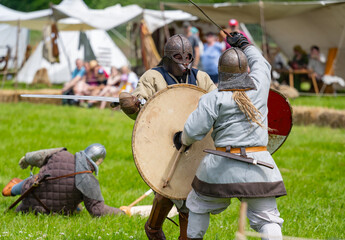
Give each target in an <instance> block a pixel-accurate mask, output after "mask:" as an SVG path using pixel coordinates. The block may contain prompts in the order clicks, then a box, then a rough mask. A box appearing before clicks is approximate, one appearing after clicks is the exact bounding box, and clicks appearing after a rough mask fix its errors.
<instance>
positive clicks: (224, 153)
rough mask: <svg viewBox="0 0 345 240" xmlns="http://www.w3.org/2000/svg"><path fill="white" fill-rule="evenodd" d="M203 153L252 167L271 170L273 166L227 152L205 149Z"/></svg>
mask: <svg viewBox="0 0 345 240" xmlns="http://www.w3.org/2000/svg"><path fill="white" fill-rule="evenodd" d="M204 152H206V153H210V154H213V155H217V156H221V157H226V158H229V159H232V160H236V161H240V162H245V163H249V164H253V165H261V166H264V167H267V168H271V169H273V168H274V166H273V165H272V164H269V163H265V162H263V161H259V160H255V159H253V158H248V157H243V156H241V155H236V154H233V153H229V152H222V151H217V150H212V149H205V150H204Z"/></svg>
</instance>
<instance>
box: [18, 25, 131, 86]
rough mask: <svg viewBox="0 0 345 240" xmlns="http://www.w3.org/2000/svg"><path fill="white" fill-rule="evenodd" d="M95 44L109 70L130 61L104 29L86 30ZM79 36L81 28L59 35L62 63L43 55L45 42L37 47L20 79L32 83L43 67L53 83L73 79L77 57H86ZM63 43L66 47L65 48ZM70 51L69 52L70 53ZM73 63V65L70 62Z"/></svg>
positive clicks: (94, 48)
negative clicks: (51, 61)
mask: <svg viewBox="0 0 345 240" xmlns="http://www.w3.org/2000/svg"><path fill="white" fill-rule="evenodd" d="M85 33H86V35H87V37H88V39H89V41H90V44H91V47H92V49H93V51H94V53H95V55H96V59H98V61H99V63H100V64H101V65H103V66H105V67H106V69H107V70H108V71H109V67H110V66H115V67H117V68H120V67H122V66H124V65H127V64H128V60H127V58H126V57H125V56H124V54H123V53H122V52H121V50H120V49H119V48H118V47H117V46H116V45H115V43H114V42H113V41H112V39H111V38H110V37H109V35H108V34H107V32H106V31H104V30H89V31H85ZM79 35H80V33H79V32H77V31H63V32H60V36H59V42H58V46H59V52H60V56H59V58H60V63H53V64H51V63H49V62H48V61H47V60H46V59H44V58H43V55H42V50H43V41H42V42H40V44H39V45H38V46H37V48H36V51H35V52H34V53H33V54H32V56H31V57H30V58H29V60H28V61H27V62H26V64H25V65H24V66H23V68H22V69H21V70H20V71H19V73H18V82H23V83H27V84H29V83H31V82H32V81H33V78H34V75H35V73H36V71H37V70H38V69H40V68H46V69H47V70H48V75H49V79H50V82H51V83H55V84H58V83H64V82H67V81H69V80H70V79H71V71H70V70H71V69H74V68H75V60H76V59H77V58H81V59H83V57H84V56H83V52H84V51H83V46H82V47H81V48H80V49H78V45H79ZM62 44H63V46H64V49H63V48H62ZM66 54H67V55H66ZM69 64H70V65H69Z"/></svg>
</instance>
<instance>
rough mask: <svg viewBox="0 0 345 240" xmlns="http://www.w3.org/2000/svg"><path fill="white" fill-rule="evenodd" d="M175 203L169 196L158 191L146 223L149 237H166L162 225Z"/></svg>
mask: <svg viewBox="0 0 345 240" xmlns="http://www.w3.org/2000/svg"><path fill="white" fill-rule="evenodd" d="M173 205H174V204H173V202H172V201H171V200H170V199H169V198H166V197H163V196H162V195H160V194H158V193H156V195H155V198H154V199H153V204H152V209H151V213H150V217H149V219H148V220H147V222H146V224H145V233H146V236H147V237H148V239H150V240H165V239H166V238H165V235H164V232H163V230H162V226H163V223H164V221H165V219H166V217H167V216H168V214H169V212H170V210H171V208H172V207H173Z"/></svg>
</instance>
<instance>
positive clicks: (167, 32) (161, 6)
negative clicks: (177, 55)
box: [159, 2, 170, 40]
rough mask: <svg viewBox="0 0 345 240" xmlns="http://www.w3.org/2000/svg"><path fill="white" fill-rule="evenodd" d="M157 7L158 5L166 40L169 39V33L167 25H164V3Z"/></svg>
mask: <svg viewBox="0 0 345 240" xmlns="http://www.w3.org/2000/svg"><path fill="white" fill-rule="evenodd" d="M159 5H160V8H161V12H162V19H163V21H164V33H165V38H166V39H167V40H168V39H169V38H170V33H169V28H168V25H167V24H166V19H165V15H164V3H163V2H159Z"/></svg>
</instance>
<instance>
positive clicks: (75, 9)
mask: <svg viewBox="0 0 345 240" xmlns="http://www.w3.org/2000/svg"><path fill="white" fill-rule="evenodd" d="M142 12H143V10H142V8H141V7H139V6H138V5H135V4H134V5H128V6H124V7H122V6H121V5H120V4H116V5H114V6H111V7H107V8H105V9H89V8H88V7H87V6H86V4H85V3H84V2H83V1H82V0H64V1H62V2H61V3H60V4H59V5H54V6H53V15H54V18H55V19H57V20H60V19H63V18H74V19H78V20H80V21H81V22H82V23H84V24H83V26H84V28H87V29H90V28H97V29H104V30H109V29H112V28H115V27H117V26H119V25H121V24H123V23H126V22H128V21H130V20H132V19H134V18H136V17H138V16H140V15H141V14H142ZM75 30H80V28H79V29H75Z"/></svg>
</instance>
